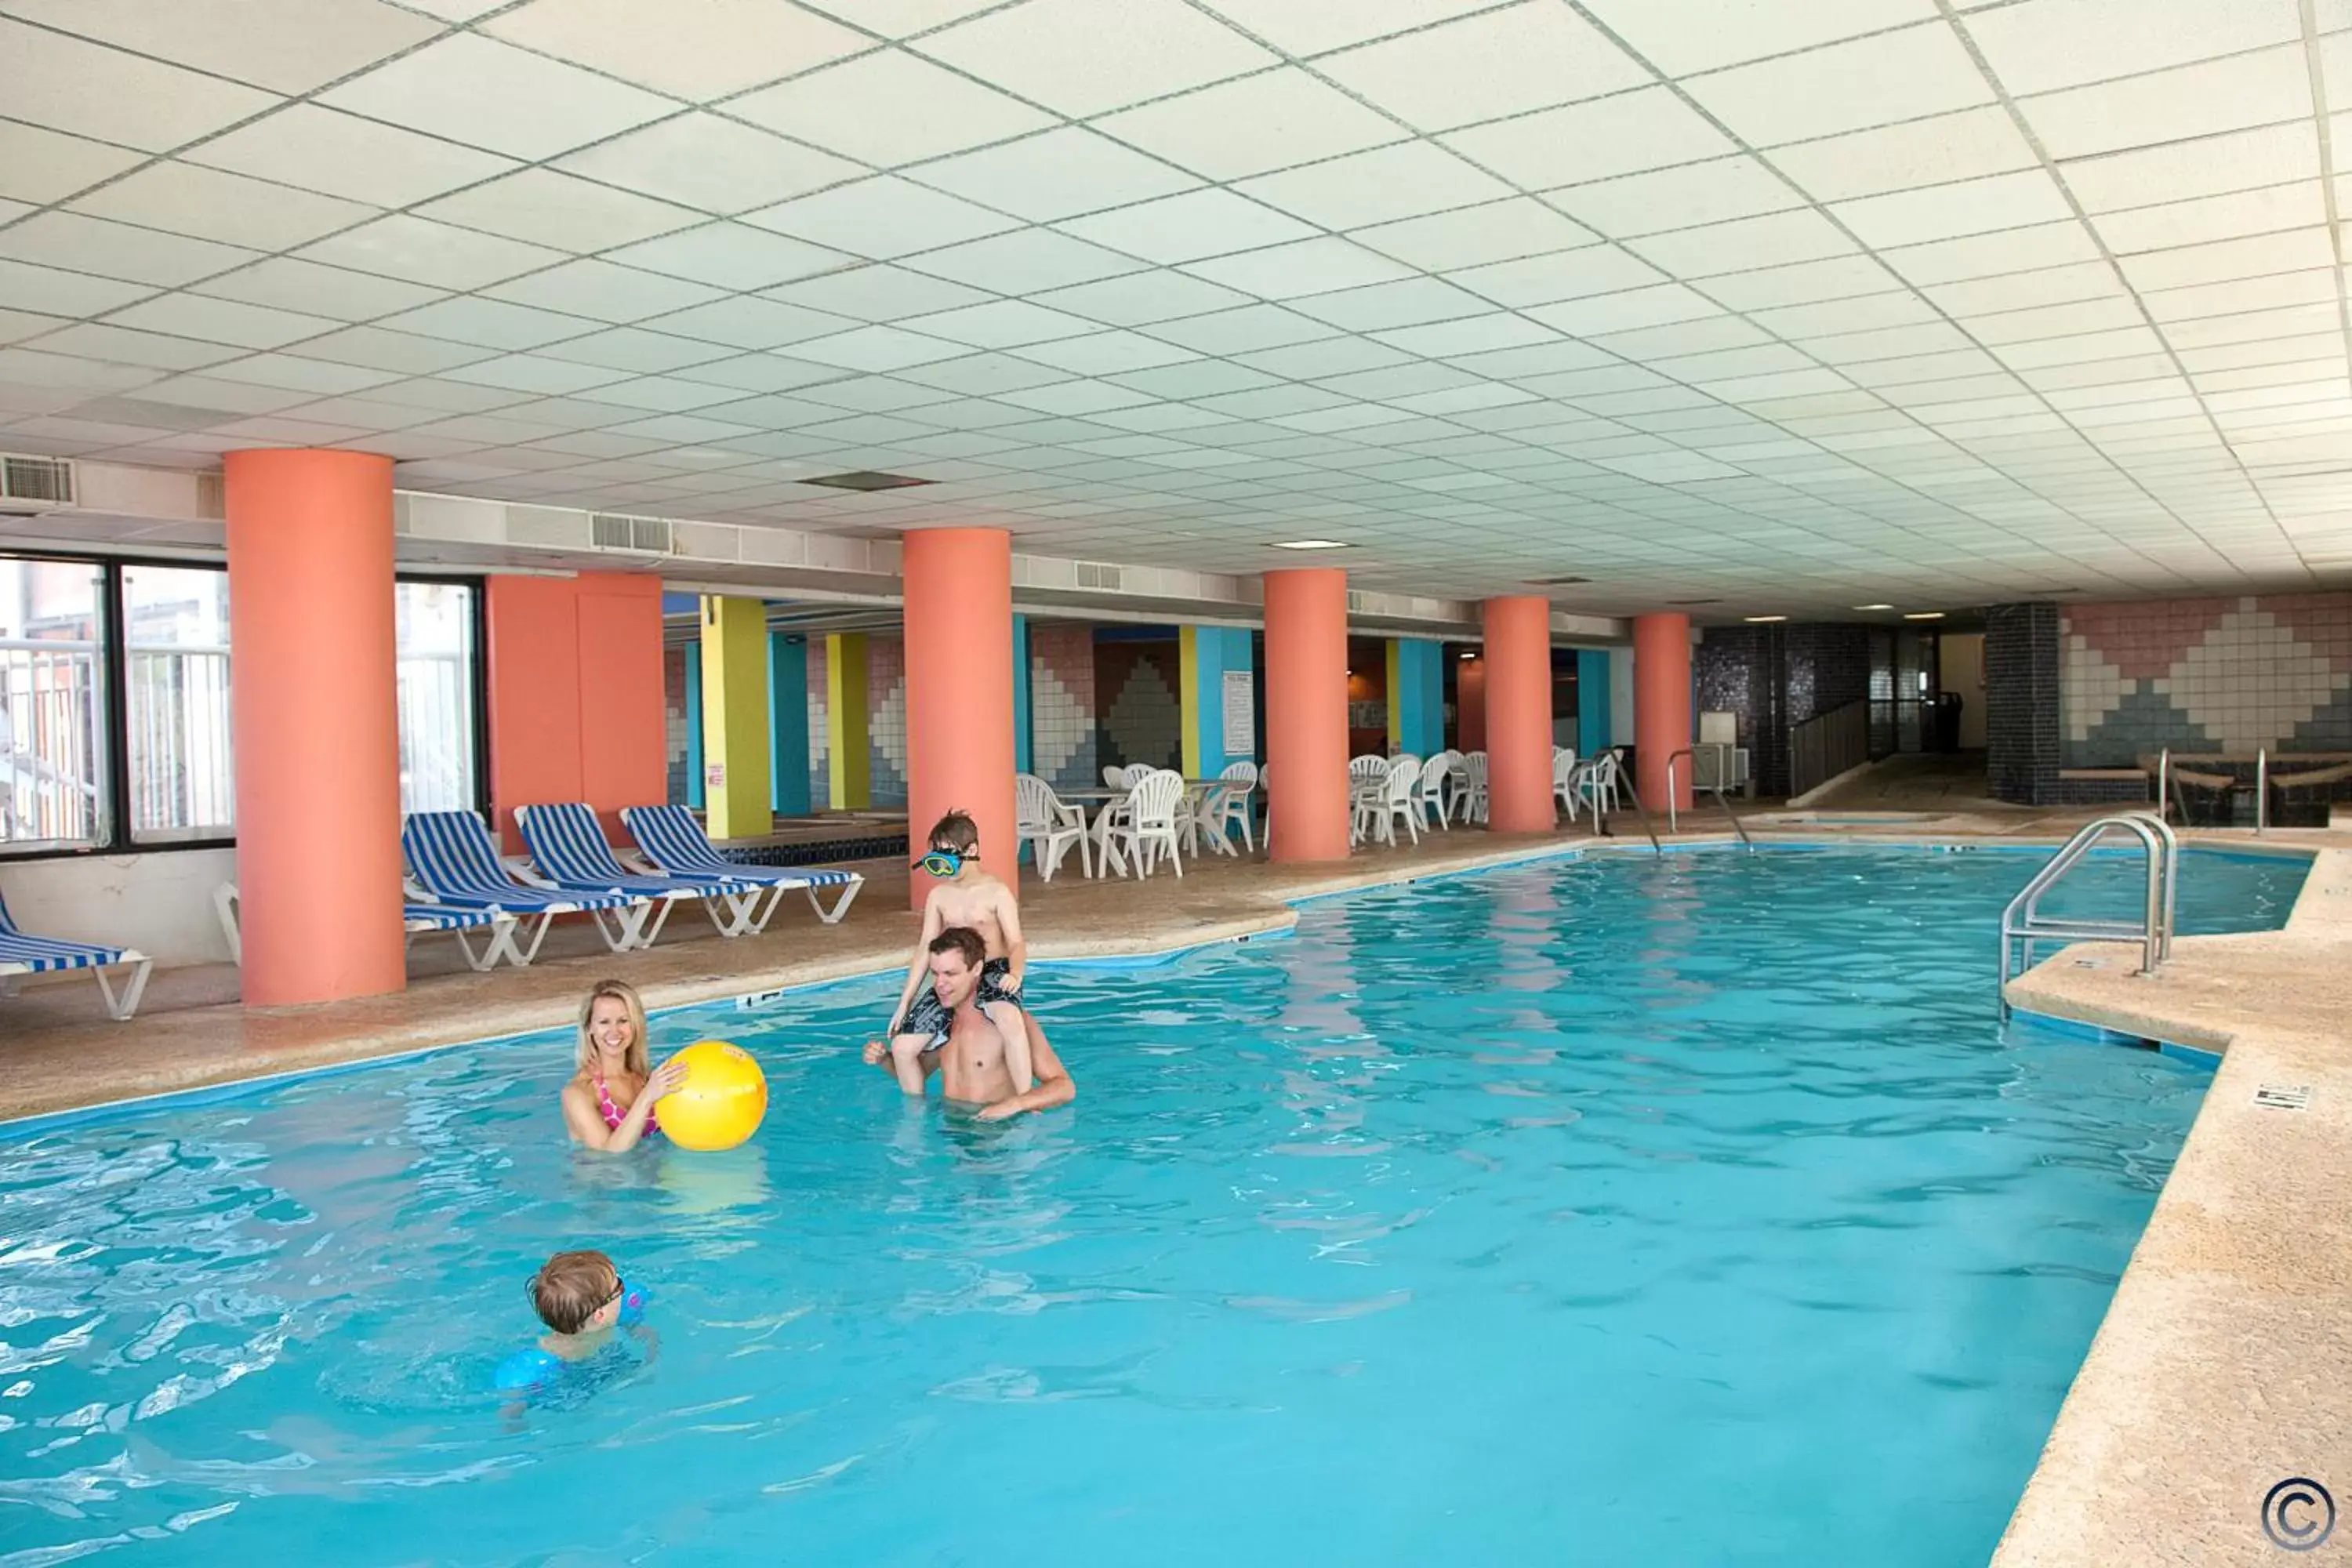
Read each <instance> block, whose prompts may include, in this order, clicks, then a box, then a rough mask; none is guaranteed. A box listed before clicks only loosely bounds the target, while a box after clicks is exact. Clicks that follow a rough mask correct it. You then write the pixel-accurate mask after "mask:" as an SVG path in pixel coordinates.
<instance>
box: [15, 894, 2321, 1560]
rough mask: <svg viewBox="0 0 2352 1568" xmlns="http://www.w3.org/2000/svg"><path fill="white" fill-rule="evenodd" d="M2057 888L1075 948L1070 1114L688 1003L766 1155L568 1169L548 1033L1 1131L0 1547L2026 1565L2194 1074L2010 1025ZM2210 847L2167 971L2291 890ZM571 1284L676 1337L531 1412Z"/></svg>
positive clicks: (1396, 910) (1541, 915)
mask: <svg viewBox="0 0 2352 1568" xmlns="http://www.w3.org/2000/svg"><path fill="white" fill-rule="evenodd" d="M2044 853H2046V851H2045V852H2044ZM2039 864H2040V857H2039V856H2036V855H2026V854H2018V853H2004V852H1998V851H1994V850H1989V849H1988V850H1981V851H1973V852H1966V853H1936V852H1930V851H1923V850H1912V849H1894V848H1884V849H1844V848H1841V849H1833V850H1821V851H1808V852H1796V851H1772V852H1767V853H1759V854H1755V855H1747V854H1738V853H1732V852H1709V853H1683V854H1674V855H1668V856H1665V857H1663V858H1652V857H1648V856H1633V855H1612V856H1606V857H1596V858H1589V859H1581V860H1579V859H1572V858H1570V859H1558V860H1551V861H1545V862H1539V863H1530V864H1527V865H1523V866H1519V867H1515V868H1507V869H1503V870H1498V871H1493V872H1489V873H1486V874H1481V875H1475V876H1465V877H1458V878H1453V879H1442V880H1433V881H1427V882H1423V883H1420V884H1417V885H1413V886H1409V887H1404V888H1399V889H1390V890H1386V891H1382V892H1378V893H1371V894H1365V895H1360V896H1353V897H1349V898H1346V899H1341V900H1328V901H1323V902H1318V903H1313V904H1309V905H1307V906H1306V907H1304V908H1303V909H1302V910H1301V911H1300V914H1301V919H1300V924H1299V927H1298V929H1297V931H1296V933H1295V934H1292V935H1289V936H1285V937H1280V938H1276V939H1271V940H1265V941H1259V942H1250V943H1247V944H1244V945H1239V946H1226V947H1221V948H1216V949H1210V950H1203V951H1200V952H1193V953H1191V954H1189V955H1186V956H1183V957H1181V958H1179V959H1176V960H1174V961H1171V962H1168V963H1160V964H1155V965H1149V966H1137V965H1101V966H1075V965H1041V966H1040V967H1039V968H1037V969H1036V970H1035V971H1034V973H1033V974H1032V976H1031V979H1030V984H1029V994H1030V1001H1031V1004H1032V1005H1033V1006H1034V1008H1035V1010H1036V1012H1037V1015H1038V1016H1040V1017H1041V1018H1042V1019H1043V1020H1044V1021H1045V1025H1046V1026H1047V1027H1048V1029H1049V1030H1050V1031H1051V1036H1052V1038H1053V1041H1054V1043H1055V1047H1056V1048H1057V1049H1058V1051H1059V1052H1060V1054H1061V1055H1062V1057H1063V1058H1064V1059H1065V1060H1066V1062H1067V1063H1068V1065H1069V1067H1070V1068H1071V1071H1072V1073H1073V1075H1074V1076H1075V1078H1076V1080H1077V1082H1078V1084H1079V1089H1080V1092H1079V1098H1078V1101H1077V1103H1076V1106H1075V1107H1073V1108H1071V1109H1070V1110H1066V1111H1060V1112H1055V1113H1050V1114H1047V1115H1044V1116H1038V1117H1030V1118H1024V1119H1021V1120H1019V1121H1012V1122H1007V1123H1003V1124H997V1125H979V1124H975V1123H971V1122H967V1121H961V1120H959V1119H952V1118H950V1117H948V1116H946V1115H945V1114H943V1113H942V1111H941V1110H940V1108H939V1105H938V1103H937V1101H936V1100H934V1101H932V1102H930V1103H929V1104H928V1105H926V1106H922V1107H915V1106H912V1105H910V1104H908V1103H906V1102H904V1101H902V1100H900V1098H899V1097H898V1094H897V1092H896V1091H895V1089H893V1087H892V1086H891V1084H890V1082H889V1081H888V1080H887V1078H885V1077H884V1076H883V1075H882V1074H880V1073H878V1072H877V1071H875V1070H874V1069H872V1068H866V1067H864V1066H862V1065H861V1064H860V1062H859V1060H858V1057H857V1046H858V1044H859V1043H860V1042H861V1041H862V1040H863V1039H864V1038H866V1037H867V1036H868V1035H870V1034H871V1033H873V1032H874V1031H875V1030H876V1028H877V1026H878V1025H879V1023H880V1022H881V1020H882V1016H883V1015H884V1013H885V1011H886V1010H887V1005H888V999H889V997H890V996H891V995H893V994H895V991H896V985H897V981H896V979H895V978H877V979H873V980H867V981H861V982H856V983H852V984H839V985H834V986H828V987H824V988H821V989H817V990H813V991H808V992H803V993H798V994H792V995H788V996H786V997H784V998H782V999H781V1000H778V1001H774V1002H770V1003H766V1004H762V1005H759V1006H757V1007H737V1006H732V1005H714V1006H707V1007H700V1008H696V1009H692V1010H688V1011H684V1012H679V1013H674V1014H670V1015H667V1016H660V1017H657V1018H656V1020H655V1022H654V1034H655V1040H656V1057H658V1056H659V1055H661V1054H662V1051H663V1050H664V1049H665V1048H667V1047H676V1046H678V1045H683V1044H685V1043H687V1042H688V1041H690V1040H694V1039H698V1038H703V1037H721V1038H727V1039H731V1040H734V1041H736V1042H737V1043H739V1044H740V1045H742V1046H744V1047H746V1048H748V1049H750V1050H751V1051H752V1052H753V1053H754V1054H755V1055H756V1056H757V1057H758V1058H759V1059H760V1060H761V1063H762V1064H763V1065H764V1067H765V1069H766V1072H767V1075H768V1079H769V1084H770V1088H771V1091H772V1100H771V1109H770V1110H769V1113H768V1117H767V1120H766V1122H765V1125H764V1126H763V1127H762V1129H761V1132H760V1134H759V1135H758V1136H757V1138H756V1139H754V1141H753V1142H751V1144H749V1145H747V1146H745V1147H744V1148H741V1149H739V1150H736V1151H733V1152H729V1153H724V1154H688V1153H685V1152H678V1151H676V1150H672V1149H667V1148H663V1147H658V1146H655V1147H649V1148H647V1149H645V1150H642V1151H639V1152H635V1153H633V1154H631V1155H627V1156H622V1157H614V1158H598V1157H593V1156H588V1155H583V1154H580V1153H576V1152H572V1151H571V1150H569V1149H568V1148H567V1147H566V1145H565V1142H564V1138H563V1131H562V1123H561V1120H560V1117H559V1113H558V1111H557V1108H556V1097H557V1091H558V1089H559V1088H560V1086H561V1085H562V1081H563V1080H564V1079H565V1078H566V1077H567V1076H568V1075H569V1072H570V1069H571V1055H572V1042H571V1039H570V1036H569V1030H568V1027H563V1028H558V1029H556V1030H553V1031H551V1032H550V1033H549V1034H547V1035H544V1036H541V1037H531V1038H529V1039H524V1040H520V1041H502V1042H498V1043H494V1044H489V1045H482V1046H474V1047H462V1048H457V1049H454V1050H450V1051H446V1052H444V1053H440V1054H437V1055H434V1056H430V1057H425V1058H415V1059H411V1060H407V1061H403V1062H398V1063H394V1064H389V1065H383V1066H379V1067H374V1068H366V1069H364V1070H359V1071H352V1072H346V1073H341V1074H336V1075H331V1076H322V1077H319V1078H315V1079H303V1080H297V1081H292V1082H289V1083H284V1084H280V1085H277V1086H272V1087H268V1088H265V1089H257V1090H255V1091H252V1092H248V1093H246V1094H244V1095H242V1096H236V1097H228V1098H217V1099H212V1100H195V1101H186V1102H179V1103H163V1104H160V1105H157V1106H153V1107H151V1108H146V1109H142V1110H125V1111H123V1112H121V1113H119V1114H117V1115H115V1116H113V1117H111V1118H102V1119H94V1120H91V1119H85V1120H78V1121H68V1122H62V1123H59V1124H57V1125H54V1126H49V1127H42V1126H37V1125H35V1126H29V1127H26V1128H22V1129H18V1130H16V1131H13V1132H5V1133H0V1151H5V1153H4V1154H0V1565H5V1568H29V1565H31V1564H37V1563H40V1564H46V1563H62V1562H66V1561H69V1560H74V1559H78V1558H81V1557H84V1556H89V1557H92V1558H93V1559H95V1560H100V1561H107V1562H114V1561H121V1562H126V1563H130V1562H136V1563H194V1562H205V1563H222V1562H247V1563H301V1562H322V1561H331V1562H335V1563H340V1564H344V1565H348V1568H362V1565H365V1564H373V1563H425V1562H430V1563H516V1562H535V1563H537V1562H544V1563H559V1562H560V1563H567V1564H589V1563H671V1562H676V1563H821V1564H833V1563H860V1564H886V1563H887V1564H900V1563H904V1564H932V1563H940V1564H950V1563H952V1564H988V1563H1031V1564H1048V1565H1058V1564H1087V1565H1089V1568H1100V1565H1103V1564H1108V1563H1161V1562H1165V1563H1200V1562H1212V1563H1224V1564H1232V1565H1234V1568H1247V1565H1252V1564H1258V1563H1380V1564H1390V1563H1396V1564H1422V1563H1461V1564H1474V1563H1475V1564H1512V1563H1595V1564H1602V1563H1607V1564H1615V1563H1633V1562H1643V1561H1651V1562H1675V1563H1742V1564H1747V1563H1758V1564H1762V1563H1770V1564H1783V1563H1785V1564H1798V1563H1804V1564H1813V1563H1823V1562H1850V1563H1905V1564H1909V1565H1916V1568H1932V1565H1941V1564H1953V1565H1958V1564H1981V1563H1984V1562H1985V1560H1986V1558H1987V1557H1988V1556H1989V1554H1990V1552H1991V1550H1992V1547H1993V1543H1994V1542H1995V1540H1996V1539H1997V1538H1998V1536H1999V1534H2000V1530H2001V1527H2002V1525H2003V1523H2004V1521H2006V1520H2007V1518H2008V1516H2009V1513H2010V1511H2011V1509H2012V1508H2013V1506H2014V1505H2015V1503H2016V1500H2017V1498H2018V1494H2019V1492H2020V1490H2021V1488H2022V1487H2023V1485H2024V1482H2025V1479H2026V1478H2027V1476H2028V1474H2029V1473H2030V1472H2031V1470H2032V1467H2033V1464H2034V1459H2035V1456H2036V1453H2037V1451H2038V1450H2039V1448H2040V1446H2041V1443H2042V1438H2043V1437H2044V1436H2045V1435H2046V1434H2047V1432H2048V1430H2049V1427H2050V1424H2051V1421H2052V1419H2053V1416H2054V1415H2056V1412H2057V1409H2058V1406H2059V1403H2060V1401H2061V1399H2062V1398H2063V1394H2064V1393H2065V1390H2066V1387H2067V1384H2068V1382H2069V1380H2070V1379H2071V1378H2072V1376H2073V1374H2074V1371H2075V1369H2076V1367H2077V1366H2078V1365H2079V1364H2080V1363H2081V1360H2082V1357H2083V1355H2084V1351H2085V1350H2086V1348H2087V1347H2088V1345H2089V1343H2090V1341H2091V1337H2092V1334H2093V1332H2094V1331H2095V1329H2096V1327H2097V1325H2098V1322H2099V1320H2100V1317H2101V1314H2102V1313H2103V1312H2104V1310H2105V1307H2106V1304H2107V1301H2108V1299H2109V1297H2110V1296H2111V1294H2112V1293H2113V1290H2114V1288H2115V1284H2116V1279H2117V1277H2118V1275H2119V1274H2120V1272H2121V1271H2122V1269H2123V1267H2124V1265H2125V1262H2126V1259H2127V1258H2128V1257H2129V1255H2130V1251H2131V1248H2132V1246H2133V1243H2134V1240H2135V1239H2136V1237H2137V1236H2138V1234H2139V1232H2140V1230H2141V1227H2142V1226H2144V1225H2145V1223H2146V1221H2147V1216H2148V1214H2149V1211H2150V1208H2151V1206H2152V1205H2153V1204H2154V1202H2155V1199H2156V1195H2157V1193H2158V1189H2159V1187H2160V1186H2161V1185H2162V1184H2163V1182H2164V1179H2165V1176H2166V1173H2168V1170H2169V1168H2170V1165H2171V1162H2172V1160H2173V1157H2174V1155H2175V1154H2176V1152H2178V1150H2179V1145H2180V1142H2181V1139H2182V1137H2183V1135H2184V1134H2185V1132H2186V1131H2187V1129H2188V1127H2189V1123H2190V1121H2192V1119H2193V1118H2194V1116H2195V1114H2196V1111H2197V1109H2198V1105H2199V1102H2200V1097H2201V1095H2202V1093H2203V1091H2204V1088H2205V1085H2206V1083H2207V1081H2208V1079H2209V1078H2210V1072H2209V1070H2208V1069H2207V1068H2204V1067H2201V1066H2200V1065H2198V1064H2197V1063H2196V1062H2194V1061H2190V1060H2185V1059H2182V1058H2178V1057H2175V1056H2171V1055H2163V1054H2158V1053H2157V1052H2154V1051H2147V1050H2138V1049H2133V1048H2130V1047H2125V1046H2120V1045H2115V1044H2102V1043H2098V1042H2095V1041H2093V1040H2091V1039H2088V1038H2083V1037H2075V1036H2074V1035H2072V1034H2060V1033H2055V1032H2043V1031H2038V1030H2035V1029H2032V1028H2030V1027H2026V1026H2015V1027H2012V1028H2011V1030H2010V1031H2009V1032H2008V1033H2007V1035H2006V1036H2005V1037H2004V1035H2003V1034H2002V1033H2001V1032H2000V1029H1999V1028H1998V1026H1997V1024H1996V1019H1995V1006H1994V997H1993V993H1992V978H1991V977H1992V973H1993V956H1994V949H1995V932H1996V931H1997V929H1998V922H1999V919H2000V909H2001V906H2002V904H2003V903H2004V902H2005V900H2007V899H2008V897H2009V895H2010V894H2011V893H2012V892H2013V891H2015V890H2016V889H2017V888H2018V887H2020V886H2021V884H2022V883H2023V882H2024V881H2025V879H2027V878H2028V877H2029V876H2030V875H2031V874H2032V871H2033V870H2034V869H2035V868H2036V867H2037V866H2038V865H2039ZM2181 866H2182V873H2181V884H2180V916H2181V929H2182V930H2183V931H2187V932H2205V931H2240V930H2254V929H2264V928H2269V927H2274V926H2276V925H2278V924H2280V923H2281V922H2282V921H2284V918H2285V915H2286V911H2287V909H2288V906H2289V905H2290V904H2291V903H2292V902H2293V900H2294V895H2295V893H2296V891H2297V889H2298V888H2299V886H2300V884H2301V881H2302V879H2303V876H2304V873H2305V862H2304V861H2302V860H2298V859H2293V858H2257V857H2252V856H2234V855H2221V854H2213V853H2200V852H2190V853H2188V854H2185V855H2184V856H2183V857H2182V860H2181ZM2137 877H2138V867H2137V863H2136V862H2134V861H2131V860H2127V859H2124V858H2115V859H2111V860H2100V861H2097V862H2095V863H2094V864H2093V865H2091V866H2090V867H2088V868H2086V870H2085V872H2084V875H2083V876H2081V877H2080V878H2079V879H2076V881H2074V882H2070V883H2069V884H2068V886H2067V888H2066V889H2064V891H2063V900H2065V903H2064V905H2063V907H2065V908H2068V909H2071V910H2084V908H2086V907H2087V905H2089V904H2092V903H2102V902H2104V903H2107V904H2110V905H2112V907H2113V909H2114V910H2116V911H2122V910H2128V909H2129V908H2130V907H2131V905H2132V900H2133V899H2134V898H2135V897H2136V896H2137ZM2061 907H2062V902H2061V898H2060V897H2053V899H2052V900H2050V902H2049V905H2048V908H2050V909H2051V910H2053V911H2055V910H2058V909H2060V908H2061ZM550 1023H551V1024H552V1025H567V1024H568V1021H567V1020H565V1019H563V1018H562V1017H551V1019H550ZM560 1247H602V1248H604V1249H605V1250H607V1251H609V1252H610V1253H612V1254H613V1256H614V1258H616V1259H617V1260H618V1261H619V1263H620V1266H621V1268H622V1269H623V1271H624V1272H625V1274H626V1275H627V1276H628V1278H629V1279H630V1280H631V1281H632V1282H633V1283H635V1284H638V1285H642V1286H644V1287H646V1288H647V1289H649V1290H650V1292H651V1295H652V1301H651V1304H650V1306H649V1309H648V1310H647V1322H648V1324H649V1325H650V1326H651V1328H652V1330H653V1331H654V1332H653V1335H652V1336H651V1338H650V1339H649V1341H648V1342H647V1344H646V1346H645V1347H642V1348H641V1349H640V1350H638V1351H634V1352H633V1353H635V1354H640V1355H641V1357H642V1359H640V1360H638V1361H636V1362H635V1364H634V1366H633V1369H632V1370H630V1371H629V1372H628V1373H626V1374H625V1375H623V1376H619V1377H616V1378H614V1379H613V1380H612V1381H610V1383H609V1384H607V1385H605V1386H603V1387H601V1388H599V1389H597V1390H595V1391H594V1392H593V1394H592V1395H590V1396H587V1397H583V1398H579V1399H574V1400H569V1401H562V1402H558V1403H556V1404H554V1405H549V1406H544V1407H538V1408H530V1409H527V1410H522V1411H520V1412H518V1411H515V1410H512V1409H509V1408H507V1407H505V1406H503V1405H501V1402H500V1401H499V1398H498V1397H497V1396H496V1395H495V1394H493V1393H491V1392H490V1386H489V1385H490V1374H491V1371H492V1368H493V1367H494V1366H495V1364H496V1363H498V1361H499V1359H500V1358H501V1357H502V1356H503V1355H504V1354H506V1353H507V1352H509V1351H511V1350H513V1349H514V1348H516V1347H517V1346H520V1345H523V1344H527V1343H529V1342H530V1340H531V1339H532V1337H533V1335H534V1332H535V1330H536V1324H535V1322H534V1321H533V1319H532V1317H531V1314H530V1306H529V1304H528V1302H527V1301H526V1300H525V1297H524V1290H523V1282H524V1280H525V1279H526V1278H527V1277H528V1276H529V1275H530V1272H531V1270H532V1268H535V1267H536V1266H537V1264H538V1263H539V1262H540V1261H541V1259H543V1258H545V1257H546V1256H547V1255H548V1254H549V1253H550V1252H551V1251H553V1250H555V1249H557V1248H560Z"/></svg>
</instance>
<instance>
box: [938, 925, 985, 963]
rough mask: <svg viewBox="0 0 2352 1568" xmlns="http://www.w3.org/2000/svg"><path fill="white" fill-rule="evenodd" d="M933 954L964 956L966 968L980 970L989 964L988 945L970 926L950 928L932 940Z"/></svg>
mask: <svg viewBox="0 0 2352 1568" xmlns="http://www.w3.org/2000/svg"><path fill="white" fill-rule="evenodd" d="M930 951H931V952H932V953H933V954H934V955H937V954H939V953H942V952H956V953H961V954H962V955H963V963H964V967H965V968H967V969H978V968H979V967H980V966H981V965H982V964H983V963H987V962H988V943H986V942H982V941H981V939H980V933H979V932H978V931H974V930H972V929H971V927H970V926H950V927H948V929H947V930H945V931H941V932H940V934H939V935H937V936H935V937H933V938H931V948H930Z"/></svg>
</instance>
